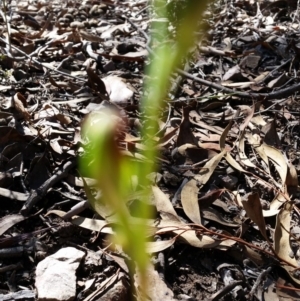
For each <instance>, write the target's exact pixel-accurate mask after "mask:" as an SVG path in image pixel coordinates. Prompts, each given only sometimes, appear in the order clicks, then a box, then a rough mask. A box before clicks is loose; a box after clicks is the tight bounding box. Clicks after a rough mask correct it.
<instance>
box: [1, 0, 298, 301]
mask: <svg viewBox="0 0 300 301" xmlns="http://www.w3.org/2000/svg"><path fill="white" fill-rule="evenodd" d="M8 2H9V3H8V7H7V13H6V14H4V11H5V8H4V7H2V11H1V16H2V17H1V18H2V20H1V21H2V22H1V24H0V27H1V32H2V34H1V38H0V46H1V53H2V54H1V58H0V67H1V69H0V72H1V75H2V76H1V82H0V106H1V110H0V150H1V154H0V158H1V160H0V198H1V206H0V300H52V301H53V300H73V299H75V300H85V301H88V300H89V301H93V300H107V301H108V300H111V301H112V300H115V301H120V300H132V299H134V298H135V297H136V296H137V295H138V294H139V287H138V284H137V283H138V278H137V277H134V279H133V278H132V277H130V276H129V269H128V265H127V264H128V262H129V261H130V258H128V257H127V256H126V254H124V253H123V252H122V249H121V248H120V247H118V246H114V247H112V246H111V247H110V248H107V247H108V244H109V242H110V240H109V236H111V235H113V229H112V228H111V226H112V225H111V224H110V223H109V222H108V221H107V220H106V217H107V216H106V215H105V214H104V213H103V215H102V214H95V213H94V212H93V211H92V210H91V209H90V207H89V205H88V202H87V198H88V197H89V198H96V199H97V198H99V199H100V198H101V197H100V196H99V195H100V192H99V191H98V190H97V188H96V187H97V184H96V181H95V180H94V179H91V178H88V177H84V176H85V175H81V174H80V173H79V171H78V167H77V161H78V158H79V156H82V155H83V154H84V151H85V150H84V146H85V145H87V141H86V139H85V138H86V137H83V135H82V134H81V128H82V124H83V120H85V117H86V116H87V115H88V114H90V113H93V112H96V111H98V112H105V111H104V109H106V108H112V109H113V111H112V112H115V113H112V114H115V115H114V116H113V118H119V119H120V122H122V123H123V124H124V125H125V127H124V128H125V130H124V131H123V132H121V133H120V135H119V136H120V137H118V139H119V140H118V141H119V142H120V148H121V149H122V153H123V154H124V156H129V157H132V159H133V160H139V161H141V162H143V160H146V158H144V157H143V156H142V155H141V153H140V150H141V149H143V145H142V139H141V137H140V129H141V127H143V126H144V124H143V120H144V119H142V118H141V116H142V115H143V114H142V112H140V106H139V104H140V101H141V99H142V96H143V93H145V91H144V90H143V80H144V78H145V74H144V69H145V66H147V65H148V64H149V60H150V59H149V56H148V54H149V51H151V49H150V47H152V45H154V44H155V43H153V41H151V30H150V25H151V23H152V22H168V23H169V25H170V26H169V28H170V36H169V37H166V40H169V39H173V38H175V31H176V26H180V19H178V12H179V11H180V10H181V8H182V7H184V5H185V1H170V3H169V4H168V14H169V15H168V19H162V18H160V17H159V16H154V15H153V13H152V11H151V9H152V8H151V1H147V0H128V1H121V0H119V1H118V0H115V1H114V0H105V1H101V0H98V1H97V0H84V1H77V0H74V1H57V0H53V1H27V0H21V1H8ZM174 3H175V4H174ZM298 4H299V3H297V1H296V0H294V1H293V0H286V1H285V0H278V1H255V0H219V1H215V2H212V3H210V5H209V6H208V8H207V11H206V12H205V13H204V14H203V16H202V17H201V16H199V19H202V21H201V24H202V27H201V28H202V30H201V31H199V32H198V34H197V35H198V36H199V41H198V42H197V43H196V44H195V47H194V49H193V50H192V52H191V56H190V58H189V59H188V60H187V61H186V62H184V64H183V67H182V70H181V71H178V73H175V74H174V76H173V78H172V79H170V80H171V81H172V88H171V90H170V93H169V99H166V100H165V105H164V106H163V107H162V108H161V112H160V116H157V123H158V127H159V132H158V133H157V136H156V137H152V138H154V139H156V141H157V148H158V150H159V156H158V158H157V159H158V162H159V169H158V171H157V172H155V173H153V174H151V175H149V177H150V178H151V181H152V185H153V186H152V192H153V195H152V198H151V200H149V208H151V209H152V210H154V211H155V217H154V219H153V220H149V221H148V222H149V231H150V233H151V234H149V241H151V243H149V250H148V251H149V253H150V254H151V266H150V267H149V275H148V276H149V277H148V280H149V293H148V297H147V300H153V301H154V300H157V301H160V300H161V301H162V300H210V301H212V300H266V301H267V300H272V301H275V300H286V301H287V300H300V276H299V273H298V267H299V263H300V249H299V239H300V226H299V225H300V223H299V221H300V206H299V204H300V194H299V192H300V190H299V184H298V183H299V175H300V148H299V143H300V123H299V115H300V98H299V91H300V81H299V74H298V72H299V71H298V70H299V65H300V44H299V36H300V17H299V10H300V7H299V6H298ZM6 19H7V22H6ZM144 117H145V116H144ZM145 118H147V116H146V117H145ZM140 193H142V190H141V187H139V186H137V189H136V192H135V193H134V195H133V196H132V197H131V199H130V200H128V208H129V209H130V212H131V214H132V215H133V216H134V217H135V218H136V220H137V221H138V218H139V216H138V213H137V212H135V210H134V208H135V205H136V204H137V202H139V195H140ZM98 213H99V212H98ZM133 247H134V246H133ZM51 267H52V269H51ZM66 278H68V279H66ZM68 281H70V282H68Z"/></svg>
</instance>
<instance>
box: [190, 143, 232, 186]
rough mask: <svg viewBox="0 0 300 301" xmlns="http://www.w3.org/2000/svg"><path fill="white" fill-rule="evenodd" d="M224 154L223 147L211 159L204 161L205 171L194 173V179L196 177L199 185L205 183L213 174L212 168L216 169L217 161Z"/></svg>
mask: <svg viewBox="0 0 300 301" xmlns="http://www.w3.org/2000/svg"><path fill="white" fill-rule="evenodd" d="M225 154H226V150H225V149H224V150H223V151H222V152H220V153H219V154H218V155H216V156H214V157H213V158H212V159H210V160H209V161H208V162H206V164H205V165H204V166H203V170H205V171H206V170H207V172H205V173H203V174H199V175H195V177H194V179H196V180H197V181H198V182H199V183H200V184H201V185H204V184H205V183H207V181H208V180H209V179H210V177H211V175H212V174H213V172H214V170H215V169H216V167H217V166H218V164H219V162H220V161H221V159H222V158H223V156H224V155H225Z"/></svg>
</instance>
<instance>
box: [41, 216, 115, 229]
mask: <svg viewBox="0 0 300 301" xmlns="http://www.w3.org/2000/svg"><path fill="white" fill-rule="evenodd" d="M49 214H55V215H57V216H59V217H61V218H62V217H63V216H64V215H65V214H66V212H64V211H61V210H50V211H49V212H47V214H46V215H45V216H48V215H49ZM71 223H72V224H73V225H77V226H79V227H82V228H85V229H88V230H91V231H101V232H102V233H107V234H113V231H112V229H111V228H110V227H108V223H107V222H106V221H104V220H97V219H91V218H85V217H80V216H73V217H72V218H71Z"/></svg>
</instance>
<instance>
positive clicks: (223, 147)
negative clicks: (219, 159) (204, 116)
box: [220, 120, 233, 151]
mask: <svg viewBox="0 0 300 301" xmlns="http://www.w3.org/2000/svg"><path fill="white" fill-rule="evenodd" d="M232 123H233V121H232V120H230V122H229V123H228V125H227V126H226V128H225V129H224V131H223V133H222V135H221V137H220V149H221V150H222V151H223V150H224V149H225V142H226V137H227V135H228V133H229V131H230V129H231V127H232Z"/></svg>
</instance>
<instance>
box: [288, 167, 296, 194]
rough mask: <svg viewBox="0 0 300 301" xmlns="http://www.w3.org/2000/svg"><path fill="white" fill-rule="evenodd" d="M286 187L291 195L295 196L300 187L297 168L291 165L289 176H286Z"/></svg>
mask: <svg viewBox="0 0 300 301" xmlns="http://www.w3.org/2000/svg"><path fill="white" fill-rule="evenodd" d="M286 186H287V189H288V192H289V194H290V195H291V194H295V193H296V192H297V187H298V174H297V170H296V168H295V166H294V165H293V164H292V163H289V166H288V171H287V176H286Z"/></svg>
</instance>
